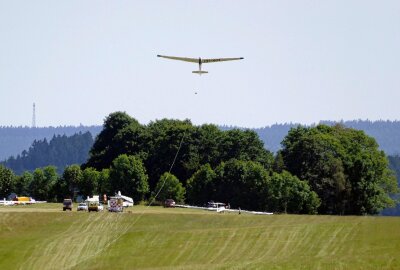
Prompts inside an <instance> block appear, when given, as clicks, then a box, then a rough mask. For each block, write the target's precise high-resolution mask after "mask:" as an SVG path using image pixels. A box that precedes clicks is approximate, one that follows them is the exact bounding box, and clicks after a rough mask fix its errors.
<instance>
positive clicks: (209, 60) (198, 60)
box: [157, 54, 244, 75]
mask: <svg viewBox="0 0 400 270" xmlns="http://www.w3.org/2000/svg"><path fill="white" fill-rule="evenodd" d="M157 57H162V58H167V59H172V60H179V61H185V62H191V63H197V64H199V70H195V71H192V73H196V74H199V75H201V74H205V73H208V71H205V70H201V65H202V64H206V63H214V62H223V61H233V60H242V59H244V58H243V57H236V58H205V59H202V58H200V57H199V58H188V57H176V56H166V55H159V54H158V55H157Z"/></svg>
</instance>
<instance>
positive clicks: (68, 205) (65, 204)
mask: <svg viewBox="0 0 400 270" xmlns="http://www.w3.org/2000/svg"><path fill="white" fill-rule="evenodd" d="M72 207H73V205H72V200H71V199H64V202H63V211H65V210H69V211H72Z"/></svg>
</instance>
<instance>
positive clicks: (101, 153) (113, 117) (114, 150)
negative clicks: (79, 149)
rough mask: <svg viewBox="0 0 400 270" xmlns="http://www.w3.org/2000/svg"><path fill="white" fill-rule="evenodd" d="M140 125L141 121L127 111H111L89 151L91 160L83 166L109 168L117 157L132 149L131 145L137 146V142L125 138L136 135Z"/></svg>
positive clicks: (99, 168) (98, 168)
mask: <svg viewBox="0 0 400 270" xmlns="http://www.w3.org/2000/svg"><path fill="white" fill-rule="evenodd" d="M136 127H137V128H136ZM139 127H140V124H139V122H138V121H137V120H135V119H134V118H132V117H130V116H129V115H128V114H126V113H125V112H114V113H111V114H110V115H109V116H108V117H107V118H106V119H105V120H104V125H103V130H102V131H101V132H100V134H99V135H97V137H96V140H95V142H94V144H93V147H92V149H91V150H90V153H89V160H88V161H87V162H86V163H85V164H84V165H83V168H88V167H93V168H96V169H97V170H101V169H105V168H109V166H110V164H111V162H112V161H113V160H114V159H115V158H116V157H118V156H119V155H120V154H123V153H127V150H129V151H131V149H128V148H129V147H131V146H133V147H136V142H132V140H130V141H127V142H126V143H125V139H126V138H127V137H129V138H130V139H132V138H131V137H132V136H136V130H138V129H139ZM132 134H133V135H132ZM131 135H132V136H131ZM132 151H133V150H132Z"/></svg>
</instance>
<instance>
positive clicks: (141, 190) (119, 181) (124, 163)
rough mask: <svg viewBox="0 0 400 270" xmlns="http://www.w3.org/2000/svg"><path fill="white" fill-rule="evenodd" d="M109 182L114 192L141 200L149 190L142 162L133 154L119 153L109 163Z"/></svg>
mask: <svg viewBox="0 0 400 270" xmlns="http://www.w3.org/2000/svg"><path fill="white" fill-rule="evenodd" d="M110 183H111V187H112V189H114V192H118V191H121V193H122V194H125V195H128V196H130V197H132V198H133V199H134V200H135V201H141V200H143V199H144V196H145V195H146V194H147V193H148V192H149V184H148V176H147V174H146V169H145V167H144V166H143V162H142V161H141V160H140V159H139V158H138V157H135V156H128V155H125V154H123V155H120V156H118V157H117V158H116V159H115V160H114V161H113V162H112V165H111V168H110Z"/></svg>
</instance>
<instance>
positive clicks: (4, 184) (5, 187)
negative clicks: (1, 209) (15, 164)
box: [0, 165, 15, 199]
mask: <svg viewBox="0 0 400 270" xmlns="http://www.w3.org/2000/svg"><path fill="white" fill-rule="evenodd" d="M14 180H15V176H14V173H13V172H12V171H11V170H10V169H7V168H6V167H4V166H3V165H0V198H1V199H3V198H5V197H7V196H8V195H10V193H11V192H12V188H13V185H14Z"/></svg>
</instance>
